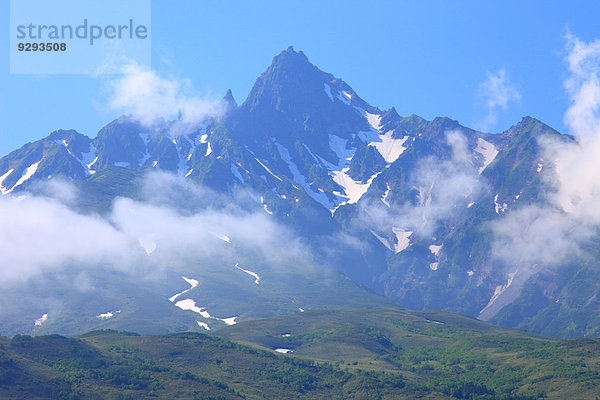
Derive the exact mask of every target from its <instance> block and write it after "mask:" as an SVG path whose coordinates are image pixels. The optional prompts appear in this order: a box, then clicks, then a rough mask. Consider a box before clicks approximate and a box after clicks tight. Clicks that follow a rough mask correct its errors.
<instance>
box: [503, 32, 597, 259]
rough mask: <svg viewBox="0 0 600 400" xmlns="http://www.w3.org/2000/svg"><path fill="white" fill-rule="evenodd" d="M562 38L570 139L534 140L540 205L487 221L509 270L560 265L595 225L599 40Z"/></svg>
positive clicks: (590, 235)
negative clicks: (541, 175) (538, 148)
mask: <svg viewBox="0 0 600 400" xmlns="http://www.w3.org/2000/svg"><path fill="white" fill-rule="evenodd" d="M566 39H567V51H568V52H567V56H566V61H567V65H568V70H569V77H568V78H567V79H566V81H565V89H566V90H567V93H568V94H569V97H570V106H569V108H568V110H567V111H566V113H565V122H566V123H567V125H568V126H569V129H570V131H571V133H572V134H573V135H574V137H575V141H558V140H550V139H545V140H542V141H540V144H541V145H542V148H543V151H542V152H543V155H544V160H545V164H548V165H549V167H550V168H548V169H546V168H545V169H546V170H547V171H548V172H547V174H546V177H547V181H546V182H545V183H546V184H547V185H548V187H549V188H550V190H549V191H548V192H547V194H546V198H545V199H540V200H544V201H545V205H543V206H541V205H532V206H529V207H527V208H525V209H522V210H519V211H517V212H510V213H508V214H507V215H506V216H505V218H503V219H502V220H500V221H498V222H497V223H495V224H494V225H493V231H494V234H495V238H496V241H495V243H494V249H493V252H494V255H495V256H496V257H497V258H499V259H501V260H504V261H505V262H507V263H508V264H510V265H512V266H513V268H514V267H521V268H529V267H531V266H532V265H534V264H540V266H542V267H552V266H556V265H560V264H561V263H564V262H565V261H567V260H569V258H570V257H571V256H573V255H577V254H581V252H582V250H581V249H582V247H583V246H584V244H585V243H587V242H589V241H591V240H592V239H594V238H596V237H597V235H598V228H599V227H600V179H598V171H600V80H599V77H598V75H599V73H600V41H599V40H594V41H592V42H589V43H586V42H583V41H581V40H580V39H579V38H577V37H575V36H574V35H572V34H570V33H568V34H567V36H566Z"/></svg>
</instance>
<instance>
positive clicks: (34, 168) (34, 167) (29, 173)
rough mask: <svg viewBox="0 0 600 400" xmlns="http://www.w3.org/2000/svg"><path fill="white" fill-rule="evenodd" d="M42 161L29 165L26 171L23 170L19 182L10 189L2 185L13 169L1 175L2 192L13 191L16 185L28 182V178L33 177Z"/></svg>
mask: <svg viewBox="0 0 600 400" xmlns="http://www.w3.org/2000/svg"><path fill="white" fill-rule="evenodd" d="M41 162H42V160H40V161H38V162H36V163H33V164H31V165H30V166H29V167H27V169H25V171H23V175H22V176H21V177H20V178H19V180H18V181H17V183H15V184H14V185H13V187H12V188H10V189H8V190H7V189H6V188H4V186H2V184H3V183H4V180H5V179H6V177H7V176H8V175H10V174H11V173H12V171H13V170H12V169H11V170H10V171H8V172H7V173H6V174H4V175H3V176H1V177H0V189H1V190H2V194H7V193H10V192H12V191H13V190H15V188H16V187H18V186H20V185H22V184H23V183H25V182H27V180H29V178H31V177H32V176H33V175H34V174H35V172H36V171H37V169H38V165H40V163H41Z"/></svg>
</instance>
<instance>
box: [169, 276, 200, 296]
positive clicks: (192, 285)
mask: <svg viewBox="0 0 600 400" xmlns="http://www.w3.org/2000/svg"><path fill="white" fill-rule="evenodd" d="M181 278H182V279H183V280H184V281H186V282H187V283H188V284H189V285H190V288H189V289H186V290H184V291H183V292H179V293H177V294H176V295H174V296H171V297H170V298H169V301H170V302H171V303H173V302H174V301H175V300H176V299H177V298H178V297H179V296H181V295H183V294H185V293H187V292H189V291H190V290H192V289H193V288H195V287H196V286H198V284H199V283H200V282H198V281H197V280H196V279H192V278H186V277H185V276H182V277H181Z"/></svg>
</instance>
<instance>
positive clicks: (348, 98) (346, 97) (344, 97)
mask: <svg viewBox="0 0 600 400" xmlns="http://www.w3.org/2000/svg"><path fill="white" fill-rule="evenodd" d="M336 97H337V98H338V99H340V100H341V101H342V102H343V103H344V104H346V105H347V106H349V105H350V103H351V102H352V95H351V94H350V93H348V92H346V91H342V92H338V94H337V96H336Z"/></svg>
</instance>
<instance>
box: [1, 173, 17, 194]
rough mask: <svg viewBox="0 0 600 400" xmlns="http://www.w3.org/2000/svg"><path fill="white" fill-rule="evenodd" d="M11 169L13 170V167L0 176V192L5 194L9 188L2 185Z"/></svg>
mask: <svg viewBox="0 0 600 400" xmlns="http://www.w3.org/2000/svg"><path fill="white" fill-rule="evenodd" d="M13 171H14V169H12V168H11V169H9V170H8V171H7V172H6V173H5V174H4V175H2V176H0V191H1V192H2V194H6V193H8V192H10V190H8V189H6V188H5V187H4V180H5V179H6V178H8V176H9V175H10V174H12V173H13Z"/></svg>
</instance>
